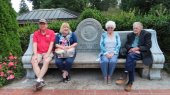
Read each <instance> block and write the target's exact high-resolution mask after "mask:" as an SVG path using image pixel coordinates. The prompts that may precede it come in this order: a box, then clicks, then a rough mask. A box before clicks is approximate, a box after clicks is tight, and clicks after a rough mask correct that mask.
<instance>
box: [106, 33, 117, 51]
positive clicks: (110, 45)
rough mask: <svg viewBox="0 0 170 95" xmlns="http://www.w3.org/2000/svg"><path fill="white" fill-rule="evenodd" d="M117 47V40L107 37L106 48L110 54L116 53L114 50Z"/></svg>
mask: <svg viewBox="0 0 170 95" xmlns="http://www.w3.org/2000/svg"><path fill="white" fill-rule="evenodd" d="M115 46H116V39H115V37H114V36H113V37H112V38H109V37H108V36H106V41H105V48H106V51H107V52H108V53H114V49H113V48H115Z"/></svg>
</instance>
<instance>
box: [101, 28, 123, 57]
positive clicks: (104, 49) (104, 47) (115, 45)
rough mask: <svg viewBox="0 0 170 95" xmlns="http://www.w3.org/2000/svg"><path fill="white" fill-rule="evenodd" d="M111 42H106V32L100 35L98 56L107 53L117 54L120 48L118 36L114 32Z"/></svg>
mask: <svg viewBox="0 0 170 95" xmlns="http://www.w3.org/2000/svg"><path fill="white" fill-rule="evenodd" d="M112 40H113V41H110V42H109V41H108V34H107V32H106V31H105V32H104V33H102V36H101V39H100V49H101V52H100V56H101V55H106V54H107V53H109V52H113V53H114V54H119V49H120V47H121V41H120V36H119V34H118V33H116V32H114V37H113V39H112ZM109 43H110V45H109Z"/></svg>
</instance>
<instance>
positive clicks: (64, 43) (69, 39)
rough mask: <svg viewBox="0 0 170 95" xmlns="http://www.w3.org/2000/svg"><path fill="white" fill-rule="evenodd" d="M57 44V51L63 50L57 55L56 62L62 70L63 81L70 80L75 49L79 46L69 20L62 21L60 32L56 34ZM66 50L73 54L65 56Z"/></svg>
mask: <svg viewBox="0 0 170 95" xmlns="http://www.w3.org/2000/svg"><path fill="white" fill-rule="evenodd" d="M55 44H56V52H61V55H57V56H56V60H55V64H56V65H57V67H58V68H59V69H60V70H61V72H62V77H63V82H67V81H69V80H70V75H69V72H70V69H71V68H72V64H73V61H74V59H75V56H76V53H74V52H75V50H74V49H75V47H76V46H77V37H76V35H75V34H74V33H73V32H71V29H70V26H69V24H68V23H67V22H64V23H62V25H61V27H60V33H59V34H57V35H56V41H55ZM62 51H63V52H62ZM65 51H66V52H67V53H68V52H70V51H71V55H73V56H70V55H67V57H63V55H62V53H65ZM72 53H74V54H72ZM64 55H65V54H64Z"/></svg>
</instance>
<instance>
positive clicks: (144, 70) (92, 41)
mask: <svg viewBox="0 0 170 95" xmlns="http://www.w3.org/2000/svg"><path fill="white" fill-rule="evenodd" d="M103 31H104V30H103V28H102V26H101V24H100V23H99V22H98V21H97V20H95V19H92V18H88V19H85V20H83V21H81V22H80V23H79V25H78V26H77V29H76V31H75V34H76V36H77V39H78V46H77V47H76V51H77V55H76V58H75V60H74V63H73V68H100V64H99V61H96V60H97V57H98V54H99V52H100V45H99V43H100V37H101V34H102V33H103ZM146 31H148V32H150V33H151V41H152V47H151V49H150V50H151V53H152V58H153V64H152V66H150V67H147V66H144V65H143V64H142V61H141V60H139V61H137V62H136V63H137V64H136V68H140V69H141V75H142V77H146V78H150V79H161V69H162V68H163V66H164V62H165V57H164V55H163V52H162V51H161V49H160V48H159V45H158V42H157V35H156V31H155V30H153V29H146ZM115 32H118V33H119V35H120V40H121V46H122V47H123V46H124V45H125V42H126V40H127V38H126V37H127V34H128V33H130V32H133V31H115ZM56 34H57V33H56ZM32 38H33V34H31V35H30V42H29V46H28V49H27V50H26V52H25V53H24V55H23V57H22V62H23V66H24V68H25V69H26V77H27V78H35V73H34V72H33V69H32V64H31V57H32V55H33V49H32V48H33V45H32V44H33V41H32ZM125 62H126V59H124V58H118V63H117V65H116V67H117V68H124V64H125ZM54 63H55V59H53V60H52V61H51V62H50V65H49V68H57V67H56V66H55V64H54ZM40 65H41V64H40Z"/></svg>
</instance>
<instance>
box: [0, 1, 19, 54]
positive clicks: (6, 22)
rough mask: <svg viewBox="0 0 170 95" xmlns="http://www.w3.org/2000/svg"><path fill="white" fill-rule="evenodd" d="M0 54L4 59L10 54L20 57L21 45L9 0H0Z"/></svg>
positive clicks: (14, 15)
mask: <svg viewBox="0 0 170 95" xmlns="http://www.w3.org/2000/svg"><path fill="white" fill-rule="evenodd" d="M0 2H1V3H0V53H1V56H3V57H5V56H8V55H9V52H12V53H13V54H15V55H18V56H20V55H21V53H22V51H21V44H20V39H19V34H18V31H17V29H18V24H17V21H16V14H15V12H14V10H13V8H12V7H11V4H10V1H9V0H0Z"/></svg>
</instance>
